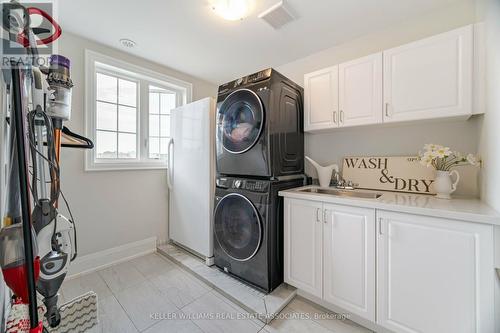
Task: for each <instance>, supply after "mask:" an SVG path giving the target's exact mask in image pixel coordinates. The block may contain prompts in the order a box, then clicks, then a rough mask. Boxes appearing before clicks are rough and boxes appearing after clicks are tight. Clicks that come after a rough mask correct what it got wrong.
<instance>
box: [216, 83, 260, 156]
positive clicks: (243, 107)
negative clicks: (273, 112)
mask: <svg viewBox="0 0 500 333" xmlns="http://www.w3.org/2000/svg"><path fill="white" fill-rule="evenodd" d="M218 118H219V119H218V120H219V121H218V131H219V133H218V134H219V136H218V137H219V138H221V139H222V145H223V147H224V148H225V149H226V150H227V151H229V152H231V153H235V154H241V153H244V152H246V151H247V150H249V149H250V148H252V147H253V146H254V145H255V143H256V142H257V140H258V139H259V137H260V133H261V131H262V127H263V124H264V122H263V120H264V107H263V106H262V102H261V100H260V98H259V96H257V94H256V93H254V92H253V91H251V90H248V89H240V90H236V91H234V92H233V93H231V94H230V95H229V96H228V97H227V98H226V99H225V100H224V102H223V103H222V104H221V106H220V108H219V116H218Z"/></svg>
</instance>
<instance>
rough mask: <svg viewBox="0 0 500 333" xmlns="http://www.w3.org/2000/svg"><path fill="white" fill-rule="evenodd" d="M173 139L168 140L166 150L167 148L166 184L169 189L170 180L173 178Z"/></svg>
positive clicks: (170, 186) (170, 187)
mask: <svg viewBox="0 0 500 333" xmlns="http://www.w3.org/2000/svg"><path fill="white" fill-rule="evenodd" d="M173 147H174V139H172V138H171V139H170V141H168V150H167V154H168V155H167V185H168V188H169V189H170V190H171V189H172V180H173V175H174V173H173V171H174V170H173V168H174V161H173V160H174V150H173Z"/></svg>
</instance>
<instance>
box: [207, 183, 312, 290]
mask: <svg viewBox="0 0 500 333" xmlns="http://www.w3.org/2000/svg"><path fill="white" fill-rule="evenodd" d="M302 185H304V179H303V178H299V179H295V180H287V181H277V180H274V181H273V180H257V179H248V178H246V179H245V178H233V177H218V178H217V188H216V192H215V211H214V238H215V239H214V257H215V265H216V266H217V267H219V268H220V269H222V270H224V271H225V272H227V273H230V274H231V275H233V276H235V277H237V278H239V279H241V280H243V281H245V282H246V283H249V284H251V285H253V286H254V287H256V288H258V289H260V290H262V291H264V292H271V291H272V290H274V289H275V288H276V287H278V286H279V285H280V284H281V283H282V282H283V198H281V197H279V196H278V192H279V191H281V190H285V189H289V188H293V187H299V186H302Z"/></svg>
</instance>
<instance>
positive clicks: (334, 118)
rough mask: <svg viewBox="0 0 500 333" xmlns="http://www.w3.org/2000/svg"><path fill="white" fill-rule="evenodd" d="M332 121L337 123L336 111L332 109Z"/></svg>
mask: <svg viewBox="0 0 500 333" xmlns="http://www.w3.org/2000/svg"><path fill="white" fill-rule="evenodd" d="M333 123H334V124H337V111H333Z"/></svg>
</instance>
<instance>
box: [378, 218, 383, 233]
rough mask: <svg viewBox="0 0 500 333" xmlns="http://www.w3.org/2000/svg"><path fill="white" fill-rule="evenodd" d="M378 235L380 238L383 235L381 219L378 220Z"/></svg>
mask: <svg viewBox="0 0 500 333" xmlns="http://www.w3.org/2000/svg"><path fill="white" fill-rule="evenodd" d="M378 234H379V235H380V236H382V235H383V233H382V218H381V217H379V218H378Z"/></svg>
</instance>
